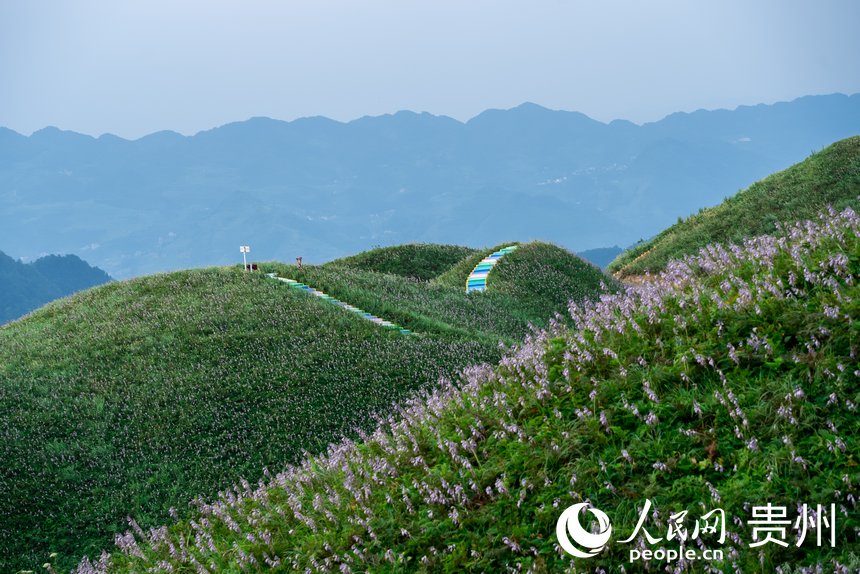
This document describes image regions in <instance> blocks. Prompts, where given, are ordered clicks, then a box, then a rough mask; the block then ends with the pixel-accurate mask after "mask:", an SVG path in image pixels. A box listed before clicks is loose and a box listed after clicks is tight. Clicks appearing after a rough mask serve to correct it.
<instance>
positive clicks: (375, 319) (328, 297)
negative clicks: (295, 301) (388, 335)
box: [267, 273, 412, 335]
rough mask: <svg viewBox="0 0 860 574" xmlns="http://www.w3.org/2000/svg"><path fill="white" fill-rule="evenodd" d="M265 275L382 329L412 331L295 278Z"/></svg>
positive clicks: (409, 332) (405, 333)
mask: <svg viewBox="0 0 860 574" xmlns="http://www.w3.org/2000/svg"><path fill="white" fill-rule="evenodd" d="M267 276H268V277H270V278H272V279H276V280H277V281H281V282H283V283H286V284H287V285H288V286H290V287H292V288H293V289H298V290H301V291H304V292H306V293H308V294H309V295H313V296H314V297H319V298H320V299H322V300H323V301H326V302H328V303H331V304H332V305H336V306H338V307H340V308H341V309H345V310H346V311H349V312H350V313H354V314H355V315H356V316H357V317H361V318H362V319H365V320H367V321H370V322H371V323H376V324H377V325H379V326H380V327H382V328H383V329H392V330H395V331H400V332H401V333H403V334H404V335H409V334H411V333H412V331H410V330H409V329H404V328H403V327H401V326H400V325H397V324H395V323H392V322H391V321H386V320H385V319H380V318H379V317H377V316H375V315H372V314H370V313H368V312H367V311H364V310H363V309H359V308H358V307H353V306H352V305H350V304H349V303H344V302H343V301H339V300H337V299H335V298H334V297H332V296H331V295H327V294H325V293H323V292H322V291H320V290H319V289H314V288H313V287H311V286H309V285H305V284H304V283H299V282H298V281H296V280H295V279H287V278H285V277H278V275H277V274H276V273H268V274H267Z"/></svg>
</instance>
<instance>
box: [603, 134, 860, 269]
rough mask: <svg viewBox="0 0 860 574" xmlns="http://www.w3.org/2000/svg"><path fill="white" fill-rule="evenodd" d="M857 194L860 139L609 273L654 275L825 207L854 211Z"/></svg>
mask: <svg viewBox="0 0 860 574" xmlns="http://www.w3.org/2000/svg"><path fill="white" fill-rule="evenodd" d="M858 194H860V137H852V138H848V139H845V140H842V141H839V142H836V143H835V144H833V145H831V146H829V147H828V148H826V149H824V150H822V151H821V152H819V153H816V154H813V155H811V156H810V157H809V158H808V159H806V160H805V161H802V162H801V163H798V164H796V165H794V166H792V167H790V168H788V169H786V170H785V171H781V172H779V173H775V174H773V175H771V176H769V177H767V178H765V179H763V180H761V181H759V182H757V183H754V184H753V185H751V186H750V187H749V188H747V189H745V190H743V191H741V192H740V193H738V194H736V195H734V196H733V197H730V198H728V199H726V200H725V201H724V202H723V203H722V204H720V205H718V206H716V207H713V208H710V209H704V210H701V211H700V212H699V213H698V214H697V215H693V216H691V217H689V218H688V219H686V220H684V221H679V222H678V223H677V224H676V225H673V226H672V227H669V228H668V229H666V230H664V231H663V232H661V233H660V234H658V235H657V236H656V237H654V238H653V239H651V240H650V241H646V242H643V243H640V244H639V245H637V246H636V247H634V248H632V249H629V250H627V251H625V252H624V253H622V254H621V255H620V256H618V258H617V259H615V261H613V262H612V263H611V264H610V265H609V267H608V271H609V272H610V273H613V274H615V275H617V276H620V277H626V276H630V275H639V274H642V273H645V272H654V271H657V270H659V269H662V268H663V267H664V266H665V265H666V263H667V262H668V261H669V260H671V259H679V258H681V257H683V256H685V255H692V254H695V253H697V252H698V251H699V249H701V248H702V247H704V246H706V245H709V244H712V243H722V244H727V243H732V242H738V241H740V240H742V239H743V238H744V237H752V236H754V235H760V234H764V233H773V232H774V231H775V230H776V228H777V225H778V224H780V223H782V224H785V223H791V222H794V221H798V220H801V219H804V218H809V217H812V216H814V215H815V214H816V213H817V212H818V211H820V210H821V209H822V208H823V207H824V206H826V205H832V206H833V207H834V208H836V209H839V208H841V207H844V206H846V205H849V204H850V205H855V206H856V205H857V204H858V202H857V197H858Z"/></svg>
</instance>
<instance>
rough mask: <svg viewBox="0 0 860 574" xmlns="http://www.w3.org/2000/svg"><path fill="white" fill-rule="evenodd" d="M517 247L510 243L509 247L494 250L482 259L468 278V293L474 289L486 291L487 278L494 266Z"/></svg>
mask: <svg viewBox="0 0 860 574" xmlns="http://www.w3.org/2000/svg"><path fill="white" fill-rule="evenodd" d="M516 249H517V246H516V245H509V246H508V247H504V248H502V249H499V250H498V251H494V252H493V253H491V254H489V255H487V256H486V257H484V258H483V259H481V261H480V262H479V263H478V264H477V265H475V268H474V269H472V272H471V273H469V277H468V278H467V279H466V293H471V292H472V291H486V290H487V278H488V277H489V275H490V271H492V270H493V267H495V266H496V263H498V262H499V260H500V259H501V258H502V257H504V256H505V255H507V254H508V253H510V252H511V251H515V250H516Z"/></svg>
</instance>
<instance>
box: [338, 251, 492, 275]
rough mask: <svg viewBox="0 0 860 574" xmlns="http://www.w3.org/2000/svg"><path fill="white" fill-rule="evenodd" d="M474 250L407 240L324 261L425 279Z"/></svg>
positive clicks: (444, 269)
mask: <svg viewBox="0 0 860 574" xmlns="http://www.w3.org/2000/svg"><path fill="white" fill-rule="evenodd" d="M475 251H476V250H475V249H472V248H471V247H462V246H460V245H437V244H435V243H409V244H406V245H395V246H393V247H380V248H378V249H372V250H370V251H364V252H362V253H359V254H358V255H353V256H352V257H344V258H342V259H336V260H334V261H332V262H330V263H328V264H327V265H329V266H334V265H346V266H348V267H355V268H356V269H361V270H364V271H376V272H378V273H390V274H392V275H400V276H401V277H411V278H413V279H418V280H420V281H429V280H430V279H433V278H434V277H437V276H439V275H440V274H441V273H444V272H445V271H447V270H448V269H449V268H450V267H451V266H452V265H455V264H456V263H459V262H460V261H461V260H463V259H464V258H465V257H468V256H469V255H472V254H473V253H475Z"/></svg>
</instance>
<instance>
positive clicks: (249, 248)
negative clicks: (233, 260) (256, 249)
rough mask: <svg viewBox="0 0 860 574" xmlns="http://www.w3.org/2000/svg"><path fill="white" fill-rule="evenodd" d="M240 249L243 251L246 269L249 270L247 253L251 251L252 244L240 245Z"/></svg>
mask: <svg viewBox="0 0 860 574" xmlns="http://www.w3.org/2000/svg"><path fill="white" fill-rule="evenodd" d="M239 251H240V252H241V253H242V264H243V265H244V266H245V271H247V270H248V260H247V259H246V255H245V254H246V253H250V252H251V246H250V245H240V246H239Z"/></svg>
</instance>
